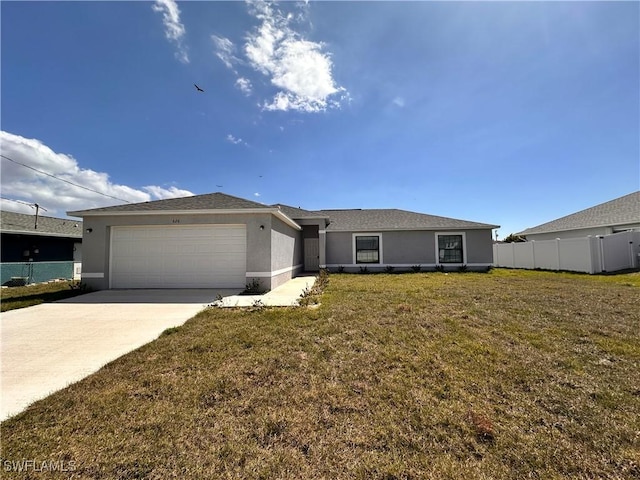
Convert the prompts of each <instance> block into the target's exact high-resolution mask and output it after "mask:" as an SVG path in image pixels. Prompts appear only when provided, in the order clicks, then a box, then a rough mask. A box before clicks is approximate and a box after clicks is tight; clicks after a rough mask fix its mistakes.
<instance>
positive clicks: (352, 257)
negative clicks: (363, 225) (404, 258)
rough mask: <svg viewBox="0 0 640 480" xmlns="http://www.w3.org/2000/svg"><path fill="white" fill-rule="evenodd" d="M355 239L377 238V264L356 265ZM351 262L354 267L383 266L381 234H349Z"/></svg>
mask: <svg viewBox="0 0 640 480" xmlns="http://www.w3.org/2000/svg"><path fill="white" fill-rule="evenodd" d="M356 237H378V253H379V256H378V263H358V262H357V261H356ZM351 261H352V262H353V264H354V265H371V266H374V265H375V266H381V265H383V264H384V260H383V258H382V233H380V232H356V233H352V234H351Z"/></svg>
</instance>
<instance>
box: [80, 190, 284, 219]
mask: <svg viewBox="0 0 640 480" xmlns="http://www.w3.org/2000/svg"><path fill="white" fill-rule="evenodd" d="M242 208H252V209H254V208H265V209H271V208H273V207H269V206H268V205H263V204H262V203H258V202H253V201H251V200H245V199H244V198H239V197H234V196H231V195H227V194H225V193H220V192H216V193H207V194H205V195H193V196H191V197H181V198H167V199H164V200H154V201H151V202H142V203H127V204H125V205H116V206H114V207H103V208H94V209H91V210H80V211H75V212H68V213H69V215H74V216H82V215H81V214H85V213H103V212H104V213H111V212H113V213H126V212H153V211H163V210H166V211H172V210H176V211H177V210H235V209H242Z"/></svg>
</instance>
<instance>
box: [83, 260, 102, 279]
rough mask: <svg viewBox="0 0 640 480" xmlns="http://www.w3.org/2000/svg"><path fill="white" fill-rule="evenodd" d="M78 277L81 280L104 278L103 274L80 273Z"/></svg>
mask: <svg viewBox="0 0 640 480" xmlns="http://www.w3.org/2000/svg"><path fill="white" fill-rule="evenodd" d="M76 263H77V262H76ZM80 275H81V276H82V278H104V272H82V273H81V274H80Z"/></svg>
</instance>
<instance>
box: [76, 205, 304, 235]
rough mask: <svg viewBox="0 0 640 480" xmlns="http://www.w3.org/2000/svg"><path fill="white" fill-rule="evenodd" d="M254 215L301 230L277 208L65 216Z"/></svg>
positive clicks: (108, 212)
mask: <svg viewBox="0 0 640 480" xmlns="http://www.w3.org/2000/svg"><path fill="white" fill-rule="evenodd" d="M256 213H270V214H272V215H275V216H276V217H278V218H279V219H280V220H282V221H283V222H284V223H286V224H287V225H289V226H290V227H292V228H295V229H296V230H302V227H301V226H300V225H298V224H297V223H296V222H295V221H293V220H292V219H291V218H289V217H288V216H286V215H285V214H284V213H282V212H281V211H280V209H278V208H228V209H206V210H134V211H121V210H119V211H115V212H114V211H104V210H103V211H99V212H96V211H91V210H80V211H75V212H67V215H71V216H76V217H82V218H85V217H114V216H116V217H125V216H146V215H154V216H157V215H252V214H256Z"/></svg>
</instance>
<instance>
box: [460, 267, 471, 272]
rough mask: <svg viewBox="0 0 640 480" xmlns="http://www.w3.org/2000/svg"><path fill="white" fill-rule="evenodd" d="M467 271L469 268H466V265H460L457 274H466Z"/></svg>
mask: <svg viewBox="0 0 640 480" xmlns="http://www.w3.org/2000/svg"><path fill="white" fill-rule="evenodd" d="M468 270H469V268H468V267H467V266H466V265H460V266H459V267H458V271H459V272H466V271H468Z"/></svg>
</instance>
